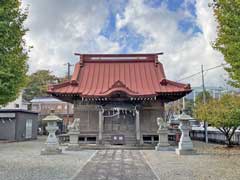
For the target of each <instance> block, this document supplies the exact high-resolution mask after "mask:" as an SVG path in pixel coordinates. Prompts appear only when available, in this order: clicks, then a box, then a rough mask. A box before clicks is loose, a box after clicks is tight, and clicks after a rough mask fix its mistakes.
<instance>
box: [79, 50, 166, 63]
mask: <svg viewBox="0 0 240 180" xmlns="http://www.w3.org/2000/svg"><path fill="white" fill-rule="evenodd" d="M162 54H163V53H162V52H161V53H141V54H80V53H75V55H77V56H79V64H80V66H83V65H84V63H85V62H95V63H96V62H97V63H100V62H114V63H115V62H121V63H122V62H124V63H125V62H155V63H156V64H158V63H160V62H159V61H158V55H162Z"/></svg>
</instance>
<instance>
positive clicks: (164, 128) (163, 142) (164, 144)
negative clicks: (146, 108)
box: [155, 117, 169, 151]
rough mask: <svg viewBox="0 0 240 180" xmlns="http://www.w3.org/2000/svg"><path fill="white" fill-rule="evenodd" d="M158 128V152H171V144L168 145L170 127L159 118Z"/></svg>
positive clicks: (156, 148)
mask: <svg viewBox="0 0 240 180" xmlns="http://www.w3.org/2000/svg"><path fill="white" fill-rule="evenodd" d="M157 124H158V126H159V128H158V131H157V133H158V144H157V146H156V147H155V150H156V151H168V150H169V143H168V125H167V123H166V122H165V121H164V119H163V118H161V117H158V118H157Z"/></svg>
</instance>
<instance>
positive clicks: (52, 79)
mask: <svg viewBox="0 0 240 180" xmlns="http://www.w3.org/2000/svg"><path fill="white" fill-rule="evenodd" d="M60 81H61V79H60V78H58V77H56V76H55V75H52V74H51V72H50V71H49V70H38V71H37V72H35V73H33V74H31V75H30V76H29V77H28V83H27V87H26V88H25V90H24V93H23V98H24V99H25V100H27V101H30V100H32V99H33V98H34V97H37V96H47V95H48V94H47V93H46V91H47V88H48V85H49V84H55V83H59V82H60Z"/></svg>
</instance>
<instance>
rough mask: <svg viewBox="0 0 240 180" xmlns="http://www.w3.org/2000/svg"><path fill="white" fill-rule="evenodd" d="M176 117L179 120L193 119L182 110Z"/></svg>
mask: <svg viewBox="0 0 240 180" xmlns="http://www.w3.org/2000/svg"><path fill="white" fill-rule="evenodd" d="M178 119H179V120H180V121H188V120H192V119H194V118H193V117H191V116H189V115H187V114H186V113H185V112H184V111H183V112H182V114H180V115H179V117H178Z"/></svg>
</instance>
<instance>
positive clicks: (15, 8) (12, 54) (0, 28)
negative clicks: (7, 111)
mask: <svg viewBox="0 0 240 180" xmlns="http://www.w3.org/2000/svg"><path fill="white" fill-rule="evenodd" d="M26 18H27V14H26V12H23V11H22V10H20V1H19V0H1V1H0V105H4V104H6V103H8V102H10V101H13V100H14V99H15V98H16V97H17V96H18V94H19V92H20V90H21V88H23V86H24V84H25V82H26V72H27V58H28V49H27V48H26V46H25V42H24V40H23V36H24V35H25V33H26V29H25V28H24V27H23V22H24V20H25V19H26Z"/></svg>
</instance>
